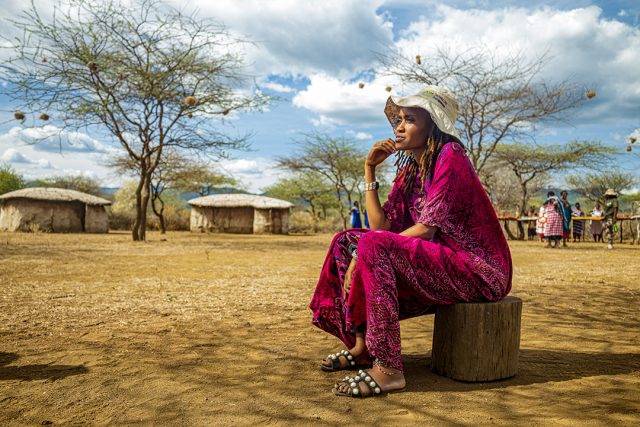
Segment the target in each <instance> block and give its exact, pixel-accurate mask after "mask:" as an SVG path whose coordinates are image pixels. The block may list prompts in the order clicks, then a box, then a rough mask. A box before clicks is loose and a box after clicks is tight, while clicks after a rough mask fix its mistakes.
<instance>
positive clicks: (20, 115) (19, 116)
mask: <svg viewBox="0 0 640 427" xmlns="http://www.w3.org/2000/svg"><path fill="white" fill-rule="evenodd" d="M13 117H15V118H16V120H24V114H22V113H21V112H20V111H16V112H15V113H13Z"/></svg>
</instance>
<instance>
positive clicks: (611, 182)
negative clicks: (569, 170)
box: [566, 168, 640, 203]
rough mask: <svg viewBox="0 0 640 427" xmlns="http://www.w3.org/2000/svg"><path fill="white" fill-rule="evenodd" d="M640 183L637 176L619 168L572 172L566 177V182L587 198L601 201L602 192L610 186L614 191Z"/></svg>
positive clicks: (602, 200) (626, 188)
mask: <svg viewBox="0 0 640 427" xmlns="http://www.w3.org/2000/svg"><path fill="white" fill-rule="evenodd" d="M596 170H597V169H596ZM638 183H640V180H639V179H638V176H637V175H636V174H635V173H632V172H622V171H620V169H617V168H614V169H601V170H597V171H596V172H589V173H580V174H573V175H570V176H569V177H567V178H566V184H567V186H568V187H570V188H572V189H573V190H574V191H575V192H576V193H578V194H580V195H581V196H584V197H586V198H587V199H589V200H591V201H593V202H598V203H603V202H604V193H605V192H606V191H607V189H609V188H612V189H613V190H614V191H615V192H620V191H623V190H628V189H630V188H633V186H634V185H637V184H638Z"/></svg>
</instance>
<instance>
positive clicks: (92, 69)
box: [87, 61, 98, 73]
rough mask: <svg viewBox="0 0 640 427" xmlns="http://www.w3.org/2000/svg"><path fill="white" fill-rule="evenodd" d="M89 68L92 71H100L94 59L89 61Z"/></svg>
mask: <svg viewBox="0 0 640 427" xmlns="http://www.w3.org/2000/svg"><path fill="white" fill-rule="evenodd" d="M87 68H88V69H90V70H91V72H92V73H95V72H96V71H98V66H97V65H96V63H95V62H94V61H89V62H87Z"/></svg>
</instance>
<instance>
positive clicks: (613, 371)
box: [402, 349, 640, 392]
mask: <svg viewBox="0 0 640 427" xmlns="http://www.w3.org/2000/svg"><path fill="white" fill-rule="evenodd" d="M402 359H403V365H404V368H405V370H406V372H407V374H408V375H407V383H408V386H407V391H409V392H423V391H434V390H437V391H459V392H464V391H475V390H478V389H479V388H480V387H481V388H482V389H484V390H489V389H496V388H500V389H501V388H505V387H512V386H522V385H531V384H542V383H548V382H560V381H571V380H575V379H580V378H586V377H594V376H601V375H625V374H630V373H632V372H634V371H638V370H640V353H620V354H609V353H577V352H573V351H553V350H530V349H521V350H520V358H519V360H518V373H517V374H516V376H514V377H511V378H507V379H503V380H497V381H490V382H483V383H469V382H464V381H456V380H452V379H450V378H447V377H443V376H440V375H438V374H436V373H434V372H432V371H431V369H430V368H429V364H430V360H431V359H430V356H429V355H425V356H421V355H404V356H403V358H402Z"/></svg>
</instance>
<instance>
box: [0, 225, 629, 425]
mask: <svg viewBox="0 0 640 427" xmlns="http://www.w3.org/2000/svg"><path fill="white" fill-rule="evenodd" d="M165 239H166V241H165ZM330 240H331V236H329V235H317V236H277V237H274V236H253V235H246V236H238V235H204V234H203V235H199V234H190V233H188V232H181V233H178V232H176V233H168V234H167V235H166V236H161V235H160V234H157V233H151V234H150V238H149V241H148V242H146V243H134V242H132V241H131V238H130V236H129V235H128V234H125V233H111V234H108V235H82V234H74V235H53V234H20V233H15V234H14V233H0V286H1V287H0V289H1V291H2V293H1V296H0V425H2V426H36V425H61V426H81V425H82V426H86V425H89V426H93V425H95V426H113V425H128V426H129V425H130V426H137V425H140V426H207V425H219V426H225V425H341V426H343V425H363V426H364V425H366V426H378V425H384V426H387V425H390V426H396V425H397V426H404V425H407V426H408V425H427V426H430V425H433V426H440V425H492V424H495V425H509V426H512V425H576V426H596V425H607V426H610V425H620V426H637V425H639V424H640V413H639V410H640V322H639V317H640V314H639V313H638V309H639V308H640V304H639V302H640V247H639V246H633V247H632V246H630V245H628V244H627V245H617V247H616V249H615V250H614V251H605V250H604V248H603V246H604V245H602V244H592V243H580V244H572V245H571V247H570V248H569V249H543V248H542V246H541V244H539V243H537V242H536V243H534V242H510V244H511V250H512V254H513V258H514V264H515V277H514V284H513V291H512V295H515V296H518V297H520V298H522V299H523V300H524V308H523V318H522V341H521V352H520V359H519V372H518V374H517V375H516V376H515V377H514V378H511V379H508V380H503V381H496V382H490V383H463V382H458V381H454V380H450V379H447V378H444V377H440V376H438V375H436V374H434V373H432V372H431V371H430V370H429V368H428V365H429V357H430V348H431V338H432V327H433V317H431V316H427V317H422V318H418V319H411V320H407V321H404V322H403V323H402V338H403V360H404V362H405V371H406V377H407V381H408V384H407V392H405V393H402V394H393V395H389V396H386V397H382V398H377V399H366V400H357V399H347V398H338V397H335V396H334V395H333V394H332V393H331V392H330V388H331V386H332V384H333V383H334V382H335V380H336V379H339V378H342V377H343V376H344V375H339V374H337V373H327V372H322V371H320V370H319V369H318V367H317V362H318V360H319V359H321V358H322V357H324V356H326V355H327V354H328V353H329V352H332V353H335V352H336V351H338V350H341V349H343V347H342V345H341V343H340V342H339V341H338V340H337V339H336V338H334V337H331V336H329V335H327V334H325V333H323V332H322V331H320V330H318V329H316V328H314V327H313V326H312V325H311V324H310V319H311V312H310V310H309V309H308V308H307V306H308V303H309V301H310V298H311V294H312V292H313V289H314V287H315V283H316V280H317V277H318V275H319V272H320V268H321V265H322V262H323V260H324V257H325V253H326V250H327V248H328V245H329V242H330Z"/></svg>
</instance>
